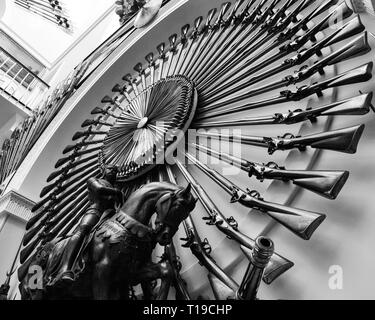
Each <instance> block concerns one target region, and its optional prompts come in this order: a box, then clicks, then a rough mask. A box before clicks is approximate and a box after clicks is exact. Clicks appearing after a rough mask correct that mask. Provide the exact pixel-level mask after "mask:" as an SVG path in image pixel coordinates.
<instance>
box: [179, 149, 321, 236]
mask: <svg viewBox="0 0 375 320" xmlns="http://www.w3.org/2000/svg"><path fill="white" fill-rule="evenodd" d="M186 156H187V158H188V159H189V160H190V161H191V162H192V163H193V164H195V165H196V166H197V167H198V168H199V169H200V170H201V171H202V172H203V173H205V174H206V175H207V176H208V177H209V178H211V179H212V180H213V181H215V182H216V183H217V184H218V185H219V186H220V187H221V188H223V189H224V190H225V191H226V192H227V193H228V194H229V195H231V196H232V198H231V203H236V202H238V203H240V204H241V205H243V206H245V207H247V208H250V209H257V210H259V211H260V212H261V213H263V214H266V215H268V216H269V217H271V218H273V219H274V220H276V221H277V222H278V223H280V224H281V225H283V226H284V227H285V228H287V229H288V230H290V231H291V232H293V233H294V234H295V235H297V236H298V237H300V238H302V239H304V240H309V239H310V238H311V236H312V235H313V233H314V231H315V230H316V229H317V228H318V227H319V225H320V224H321V223H322V222H323V221H324V219H325V217H326V216H325V215H324V214H320V213H316V212H311V211H307V210H302V209H297V208H292V207H288V206H284V205H281V204H277V203H272V202H268V201H265V200H263V199H262V198H261V196H260V194H259V192H258V191H255V190H252V191H250V190H247V191H244V190H242V189H241V188H239V187H238V186H236V185H235V184H233V183H232V182H231V181H229V180H228V179H227V178H225V177H224V176H223V175H221V174H219V173H218V172H217V171H215V170H213V169H211V168H209V167H208V166H206V165H205V164H203V163H202V162H200V161H199V160H197V159H196V158H195V157H193V156H192V155H191V154H189V153H186Z"/></svg>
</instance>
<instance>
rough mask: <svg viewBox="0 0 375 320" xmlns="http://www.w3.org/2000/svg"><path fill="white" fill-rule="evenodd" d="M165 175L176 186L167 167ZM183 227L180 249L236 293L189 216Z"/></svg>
mask: <svg viewBox="0 0 375 320" xmlns="http://www.w3.org/2000/svg"><path fill="white" fill-rule="evenodd" d="M167 174H168V178H169V181H170V182H172V183H175V184H176V183H177V181H176V178H175V177H174V175H173V172H172V170H171V168H170V167H169V166H167ZM183 225H184V229H185V233H186V238H182V239H181V240H182V241H186V243H185V244H183V245H182V247H184V248H190V250H191V252H192V253H193V255H194V256H195V257H196V258H197V259H198V261H199V263H200V264H201V265H202V266H204V267H205V268H206V269H207V270H208V272H209V273H212V274H214V275H215V276H216V277H217V278H219V279H220V280H221V281H222V282H223V283H225V285H227V286H228V287H229V288H231V289H232V290H234V291H237V290H238V288H239V286H238V284H237V283H236V282H235V281H234V280H233V279H232V278H231V277H230V276H229V275H227V274H226V273H225V272H224V270H223V269H221V268H220V267H219V266H218V265H217V263H216V262H215V260H214V259H213V258H212V257H211V255H210V253H211V246H210V244H209V242H208V240H207V239H204V240H203V241H202V240H201V238H200V236H199V234H198V232H197V230H196V228H195V225H194V222H193V219H192V218H191V216H190V215H189V217H188V218H187V219H186V220H185V221H184V222H183Z"/></svg>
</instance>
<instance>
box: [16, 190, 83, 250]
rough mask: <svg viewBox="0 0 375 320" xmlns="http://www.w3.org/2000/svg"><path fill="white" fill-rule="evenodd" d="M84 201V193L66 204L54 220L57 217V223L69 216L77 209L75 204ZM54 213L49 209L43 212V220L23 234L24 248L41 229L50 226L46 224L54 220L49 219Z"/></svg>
mask: <svg viewBox="0 0 375 320" xmlns="http://www.w3.org/2000/svg"><path fill="white" fill-rule="evenodd" d="M85 199H86V200H87V194H86V193H82V194H80V195H79V196H78V197H76V198H75V199H74V201H73V202H70V203H69V204H68V206H67V207H66V208H65V209H64V210H61V211H60V212H59V213H58V214H57V215H56V216H55V217H54V218H56V217H57V219H58V220H57V221H60V220H61V219H63V218H64V217H65V216H67V215H69V214H70V213H71V212H72V211H74V210H76V209H77V207H78V206H77V203H80V202H82V201H83V200H85ZM54 213H55V210H54V209H49V210H47V211H45V216H44V217H43V219H42V220H41V221H40V222H39V223H38V224H37V225H33V227H32V228H30V229H29V230H28V231H27V232H26V233H25V235H24V237H23V245H24V246H27V245H28V244H29V243H30V242H31V240H32V239H33V238H34V237H35V236H36V234H37V233H38V232H39V231H40V230H41V229H42V228H45V230H46V231H47V229H48V227H49V225H50V224H47V223H49V222H50V221H51V220H52V219H54V218H52V219H51V217H52V216H53V214H54Z"/></svg>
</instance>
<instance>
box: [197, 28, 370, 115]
mask: <svg viewBox="0 0 375 320" xmlns="http://www.w3.org/2000/svg"><path fill="white" fill-rule="evenodd" d="M370 50H371V48H370V46H369V44H368V39H367V32H364V33H362V34H361V35H360V36H358V37H357V38H355V39H354V40H353V41H351V42H349V43H348V44H346V45H345V46H343V47H341V48H340V49H338V50H335V51H334V52H333V53H332V54H330V55H328V56H327V57H325V58H323V59H322V60H320V61H316V62H315V63H314V64H313V65H312V66H310V67H307V66H303V67H302V68H301V69H300V70H299V71H296V72H294V74H292V75H288V76H286V77H284V78H282V79H281V80H277V81H274V82H272V83H270V84H267V85H264V86H262V87H258V88H255V89H253V90H248V91H247V92H246V93H243V94H238V95H237V96H236V97H233V98H227V99H225V100H224V101H222V102H216V103H214V102H213V103H212V102H211V103H209V102H207V101H205V106H204V107H202V108H201V111H202V112H207V111H211V110H214V109H217V108H221V107H223V106H228V105H231V104H233V103H237V102H240V101H243V100H246V99H249V98H251V97H254V96H257V95H260V94H263V93H266V92H269V91H272V90H275V89H280V88H283V87H285V86H289V85H292V84H293V85H294V84H297V83H299V82H302V81H304V80H306V79H308V78H310V77H311V76H313V75H314V74H315V73H317V72H319V73H320V74H324V70H323V69H324V68H325V67H327V66H331V65H335V64H336V63H339V62H342V61H345V60H348V59H352V58H355V57H357V56H360V55H364V54H366V53H368V52H369V51H370ZM286 69H288V68H286ZM270 76H272V74H270ZM266 78H268V74H266ZM255 82H257V81H255ZM248 84H249V83H246V84H245V85H244V86H245V87H246V88H247V87H248ZM234 92H237V89H235V90H234ZM225 97H227V94H226V93H225V94H223V95H219V98H218V99H216V97H215V100H216V101H220V100H221V99H223V98H225Z"/></svg>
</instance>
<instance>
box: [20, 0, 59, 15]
mask: <svg viewBox="0 0 375 320" xmlns="http://www.w3.org/2000/svg"><path fill="white" fill-rule="evenodd" d="M18 1H20V2H23V3H24V4H25V5H27V6H29V3H32V4H34V5H36V6H38V7H40V8H42V9H43V10H45V11H47V12H51V10H52V11H57V12H61V13H62V11H63V9H62V7H61V6H60V5H52V4H51V3H49V2H48V4H49V5H46V4H45V3H44V2H43V1H42V2H38V1H35V0H18Z"/></svg>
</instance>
